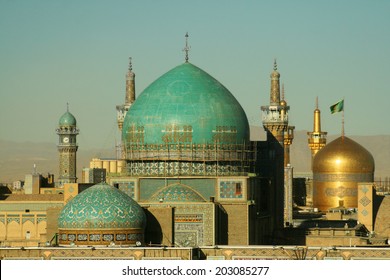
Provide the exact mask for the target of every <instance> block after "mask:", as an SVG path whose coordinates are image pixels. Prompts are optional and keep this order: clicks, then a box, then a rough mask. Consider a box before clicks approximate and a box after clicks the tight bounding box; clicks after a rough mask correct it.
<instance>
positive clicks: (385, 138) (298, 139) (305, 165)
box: [251, 126, 390, 180]
mask: <svg viewBox="0 0 390 280" xmlns="http://www.w3.org/2000/svg"><path fill="white" fill-rule="evenodd" d="M347 136H348V137H349V138H351V139H352V140H354V141H356V142H357V143H359V144H360V145H362V146H363V147H365V148H366V149H367V150H368V151H369V152H370V153H371V154H372V156H373V157H374V159H375V178H376V180H379V179H382V180H384V179H385V178H386V177H390V135H373V136H353V135H347ZM265 137H266V136H265V132H264V129H263V128H262V127H255V126H251V139H252V140H264V139H265ZM338 137H340V135H328V138H327V143H329V142H331V141H333V140H334V139H336V138H338ZM290 152H291V164H292V166H293V167H294V172H296V173H298V172H305V173H306V172H310V170H311V166H310V165H311V153H310V149H309V147H308V145H307V131H303V130H300V131H295V132H294V140H293V144H292V145H291V149H290Z"/></svg>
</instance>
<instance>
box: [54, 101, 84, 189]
mask: <svg viewBox="0 0 390 280" xmlns="http://www.w3.org/2000/svg"><path fill="white" fill-rule="evenodd" d="M56 132H57V134H58V137H59V141H58V145H57V147H58V152H59V156H60V162H59V164H60V169H59V170H60V171H59V178H58V183H59V186H60V187H62V186H63V185H64V184H65V183H76V182H77V177H76V171H77V169H76V153H77V149H78V145H77V141H76V136H77V134H79V129H78V128H77V126H76V118H75V117H74V116H73V115H72V114H71V113H70V112H69V106H67V110H66V112H65V114H63V115H62V116H61V118H60V120H59V122H58V128H57V129H56Z"/></svg>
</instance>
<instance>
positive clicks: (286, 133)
mask: <svg viewBox="0 0 390 280" xmlns="http://www.w3.org/2000/svg"><path fill="white" fill-rule="evenodd" d="M277 70H278V67H277V64H276V59H275V60H274V71H273V72H272V73H271V76H270V77H271V92H270V105H268V106H261V111H262V120H263V127H264V129H265V131H266V132H267V134H270V135H272V136H273V137H274V138H275V139H276V140H277V141H278V142H279V144H280V145H281V146H282V147H283V148H284V166H287V165H288V164H289V163H290V145H291V144H292V140H293V138H294V126H289V125H288V111H289V110H290V106H288V105H287V102H286V101H285V100H284V92H283V95H282V100H280V74H279V72H278V71H277ZM283 88H284V87H283Z"/></svg>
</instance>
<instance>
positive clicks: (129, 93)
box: [116, 57, 135, 159]
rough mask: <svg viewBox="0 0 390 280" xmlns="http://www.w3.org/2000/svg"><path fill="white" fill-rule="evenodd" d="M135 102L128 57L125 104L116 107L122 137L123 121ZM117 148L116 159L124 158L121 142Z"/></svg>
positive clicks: (130, 63)
mask: <svg viewBox="0 0 390 280" xmlns="http://www.w3.org/2000/svg"><path fill="white" fill-rule="evenodd" d="M134 101H135V74H134V72H133V64H132V62H131V57H129V69H128V71H127V73H126V93H125V104H122V105H117V106H116V112H117V117H116V118H117V122H118V128H119V132H120V134H121V135H122V127H123V121H124V120H125V117H126V114H127V112H128V111H129V109H130V107H131V105H132V104H133V103H134ZM116 148H117V158H118V159H123V158H124V148H123V145H122V142H121V143H120V144H119V145H117V146H116Z"/></svg>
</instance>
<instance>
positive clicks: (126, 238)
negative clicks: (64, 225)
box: [58, 229, 144, 246]
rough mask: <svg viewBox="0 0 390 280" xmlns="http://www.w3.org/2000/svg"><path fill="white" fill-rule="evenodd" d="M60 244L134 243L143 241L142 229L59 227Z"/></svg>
mask: <svg viewBox="0 0 390 280" xmlns="http://www.w3.org/2000/svg"><path fill="white" fill-rule="evenodd" d="M58 237H59V244H60V245H73V244H74V245H86V246H88V245H114V244H115V245H135V244H136V243H137V242H141V243H143V242H144V230H143V229H128V230H126V229H104V230H94V229H77V230H75V229H59V235H58Z"/></svg>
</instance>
